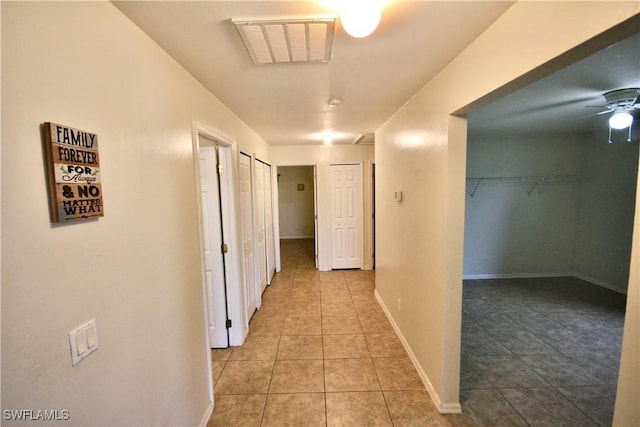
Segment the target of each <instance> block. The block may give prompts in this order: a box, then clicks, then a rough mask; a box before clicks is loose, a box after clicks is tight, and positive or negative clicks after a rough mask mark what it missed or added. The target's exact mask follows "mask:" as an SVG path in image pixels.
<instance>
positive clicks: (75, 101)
mask: <svg viewBox="0 0 640 427" xmlns="http://www.w3.org/2000/svg"><path fill="white" fill-rule="evenodd" d="M1 7H2V65H3V68H2V104H3V105H4V106H5V108H4V109H3V110H2V155H3V156H2V184H3V186H2V196H3V204H2V255H3V258H2V409H67V410H69V411H70V417H71V419H70V421H69V422H65V423H64V424H65V425H82V426H89V425H119V426H125V425H127V426H128V425H198V424H199V423H200V422H201V420H202V418H203V417H204V416H206V412H207V410H210V403H209V390H208V383H209V379H208V375H209V374H208V358H209V357H210V356H209V353H208V351H207V349H206V348H205V323H204V295H203V287H202V283H201V265H200V250H199V237H198V219H197V218H198V216H197V209H196V198H197V195H196V186H195V182H196V179H195V171H194V161H193V145H192V124H193V122H198V123H200V124H202V125H203V126H204V127H206V128H208V129H211V130H213V131H216V132H218V133H220V134H222V135H225V136H226V137H228V138H230V139H232V140H235V141H237V143H238V144H239V145H240V146H242V147H244V148H245V149H247V150H249V151H251V152H256V153H260V154H261V155H265V156H266V155H267V154H268V147H267V146H266V144H265V143H264V141H262V140H261V139H260V138H259V137H258V136H257V135H256V134H255V133H253V132H252V131H251V130H250V129H249V128H247V127H246V126H245V125H244V124H243V123H242V122H241V121H240V120H239V119H238V118H237V117H235V116H234V115H233V114H232V113H231V112H230V111H229V110H228V109H227V108H225V107H224V106H223V105H222V104H221V103H220V102H219V101H218V100H217V99H216V98H215V97H214V96H212V95H211V94H210V93H209V92H207V91H206V90H205V89H204V88H203V87H202V86H201V85H200V84H199V83H197V82H196V81H195V80H194V79H193V77H192V76H191V75H189V74H188V73H187V72H186V71H185V70H184V69H182V68H181V67H180V66H178V65H177V64H176V63H175V61H174V60H173V59H171V58H170V57H169V56H168V55H167V54H166V53H165V52H163V51H162V50H160V48H159V47H158V46H157V45H156V44H155V43H154V42H152V41H151V40H150V39H149V38H148V37H147V36H146V35H145V34H144V33H143V32H142V31H140V29H138V28H137V27H135V26H134V25H133V24H132V23H131V22H130V21H129V20H128V19H127V18H126V17H124V16H123V15H122V14H121V13H120V12H119V11H118V10H117V9H116V8H115V7H114V6H113V5H112V4H111V3H108V2H2V3H1ZM7 106H10V108H7ZM45 121H54V122H58V123H62V124H65V125H69V126H72V127H77V128H81V129H85V130H88V131H91V132H94V133H96V134H97V135H98V139H99V144H100V145H99V147H100V161H101V166H102V174H103V176H102V178H103V194H104V211H105V216H104V217H103V218H100V219H98V220H93V221H88V222H81V223H74V224H68V225H52V224H51V223H50V220H49V213H48V203H47V186H46V180H45V169H44V162H43V149H42V138H41V132H40V125H41V123H43V122H45ZM91 318H95V319H97V326H98V335H99V340H100V349H99V350H98V351H97V352H96V353H94V354H92V355H91V356H89V357H88V358H87V359H85V360H84V361H82V362H80V364H79V365H77V366H76V367H71V363H70V354H69V345H68V341H67V333H68V332H69V331H71V330H72V329H73V328H75V327H76V326H79V325H80V324H81V323H83V322H85V321H86V320H88V319H91ZM5 423H6V424H7V425H9V424H11V423H10V422H7V421H5Z"/></svg>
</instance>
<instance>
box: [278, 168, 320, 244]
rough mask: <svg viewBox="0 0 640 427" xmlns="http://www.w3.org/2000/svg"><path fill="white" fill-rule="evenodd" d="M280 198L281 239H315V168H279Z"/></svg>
mask: <svg viewBox="0 0 640 427" xmlns="http://www.w3.org/2000/svg"><path fill="white" fill-rule="evenodd" d="M299 184H302V185H303V189H302V190H299V189H298V185H299ZM278 197H279V200H278V210H279V212H280V238H281V239H301V238H313V237H314V220H313V215H314V213H313V198H314V197H313V166H283V167H279V168H278Z"/></svg>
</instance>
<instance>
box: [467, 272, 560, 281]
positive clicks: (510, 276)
mask: <svg viewBox="0 0 640 427" xmlns="http://www.w3.org/2000/svg"><path fill="white" fill-rule="evenodd" d="M571 276H573V273H570V272H564V273H507V274H465V275H463V276H462V280H483V279H535V278H536V277H571Z"/></svg>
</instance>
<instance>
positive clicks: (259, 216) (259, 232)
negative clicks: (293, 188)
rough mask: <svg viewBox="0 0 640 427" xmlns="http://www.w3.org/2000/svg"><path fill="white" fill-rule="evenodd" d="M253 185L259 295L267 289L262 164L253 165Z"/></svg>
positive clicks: (258, 162) (257, 162)
mask: <svg viewBox="0 0 640 427" xmlns="http://www.w3.org/2000/svg"><path fill="white" fill-rule="evenodd" d="M253 177H254V181H255V182H254V185H255V191H256V197H255V224H256V247H257V251H258V257H257V258H258V259H257V262H258V265H257V267H256V268H257V271H256V275H257V276H258V283H260V293H262V292H264V290H265V288H266V287H267V251H266V244H265V241H266V233H265V227H264V163H262V162H260V161H257V160H256V161H255V164H254V174H253Z"/></svg>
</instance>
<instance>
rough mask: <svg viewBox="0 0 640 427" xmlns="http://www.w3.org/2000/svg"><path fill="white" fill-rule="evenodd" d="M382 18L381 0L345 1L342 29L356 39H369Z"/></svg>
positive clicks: (342, 13) (341, 13)
mask: <svg viewBox="0 0 640 427" xmlns="http://www.w3.org/2000/svg"><path fill="white" fill-rule="evenodd" d="M381 17H382V1H381V0H345V1H344V2H343V3H342V6H341V8H340V20H341V21H342V27H343V28H344V30H345V31H346V32H347V34H349V35H350V36H351V37H355V38H363V37H367V36H368V35H369V34H371V33H373V31H374V30H375V29H376V28H377V27H378V24H379V23H380V18H381Z"/></svg>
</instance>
